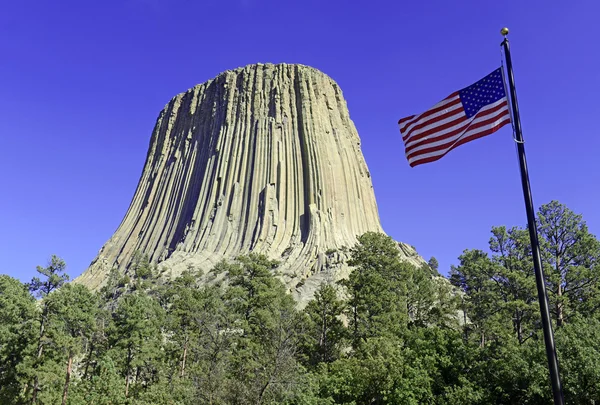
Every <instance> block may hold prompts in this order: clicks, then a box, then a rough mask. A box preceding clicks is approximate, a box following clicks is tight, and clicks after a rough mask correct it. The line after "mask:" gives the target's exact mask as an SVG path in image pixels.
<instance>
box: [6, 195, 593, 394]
mask: <svg viewBox="0 0 600 405" xmlns="http://www.w3.org/2000/svg"><path fill="white" fill-rule="evenodd" d="M537 227H538V232H539V235H540V243H541V249H542V259H543V265H544V271H545V276H546V288H547V290H548V299H549V305H550V309H551V316H552V320H553V327H554V333H555V339H556V345H557V353H558V359H559V364H560V372H561V378H562V381H563V385H564V393H565V399H566V401H567V403H569V404H596V403H600V314H599V313H598V307H599V306H600V280H599V277H600V264H599V259H600V243H599V241H598V239H597V238H596V237H595V236H594V235H593V234H591V233H590V232H589V230H588V228H587V226H586V223H585V221H584V219H583V217H582V216H581V215H579V214H576V213H574V212H573V211H571V210H570V209H569V208H568V207H566V206H565V205H563V204H561V203H559V202H557V201H552V202H550V203H548V204H545V205H543V206H541V207H540V208H539V210H538V212H537ZM481 247H482V248H481V249H467V250H465V251H463V252H462V254H461V255H460V257H459V258H458V261H457V263H458V264H457V265H456V266H453V267H452V268H451V270H450V272H449V275H448V277H444V276H441V275H440V273H439V269H438V268H437V267H438V265H437V261H436V260H435V259H434V258H431V260H429V263H428V264H423V266H422V267H420V268H417V267H415V266H413V265H410V264H408V263H406V262H403V261H402V260H401V259H400V256H399V250H398V248H397V245H396V243H395V242H394V241H393V240H392V239H391V238H390V237H388V236H385V235H383V234H378V233H367V234H364V235H361V236H360V237H359V238H358V243H357V244H356V245H355V246H353V247H349V248H348V252H349V253H348V255H349V260H348V264H349V265H350V266H352V267H353V271H352V272H351V274H350V276H349V278H347V279H345V280H342V281H340V282H330V283H325V284H322V285H321V286H320V288H319V289H318V291H317V292H316V294H315V297H314V299H313V300H312V301H310V302H309V303H308V305H307V306H306V307H304V308H302V309H299V308H297V306H296V303H295V302H294V300H293V299H292V297H291V295H290V294H288V293H286V288H285V287H284V285H283V283H282V282H281V281H279V279H278V278H277V264H278V263H277V262H276V261H273V260H269V259H268V258H267V257H265V256H262V255H258V254H250V255H248V256H242V257H239V258H237V259H236V260H235V261H232V262H221V263H219V264H218V265H216V266H215V267H214V268H212V269H197V268H190V269H188V271H186V272H184V273H183V274H181V275H180V276H179V277H176V278H171V277H169V275H168V274H166V273H167V270H165V269H162V268H160V266H156V265H154V264H151V263H150V262H149V261H148V259H147V258H146V257H142V256H139V257H138V258H137V260H136V261H135V263H134V265H133V266H132V267H131V268H130V269H129V270H128V272H127V274H125V273H120V272H119V271H117V270H113V271H112V272H111V274H110V277H109V279H108V280H107V282H106V284H105V285H104V286H103V287H102V288H101V289H100V290H99V291H97V292H92V291H90V290H88V289H87V288H86V287H84V286H82V285H80V284H76V283H69V277H68V275H67V273H66V264H65V262H64V261H63V260H61V259H60V258H59V257H57V256H52V258H51V260H50V261H49V263H48V264H47V265H46V266H39V267H38V268H37V272H38V276H37V277H35V278H34V279H33V280H31V282H28V283H23V282H21V281H19V280H17V279H15V278H12V277H9V276H7V275H0V403H1V404H33V405H36V404H63V405H64V404H71V405H75V404H77V405H79V404H93V405H109V404H110V405H117V404H172V405H176V404H177V405H184V404H210V405H217V404H256V405H259V404H289V405H292V404H298V405H312V404H315V405H316V404H319V405H321V404H322V405H328V404H345V405H367V404H548V403H551V401H552V394H551V389H550V382H549V376H548V368H547V360H546V354H545V349H544V342H543V336H542V330H541V322H540V313H539V306H538V299H537V290H536V285H535V278H534V271H533V265H532V260H531V246H530V241H529V234H528V232H527V230H526V228H523V227H518V226H514V227H506V226H498V227H493V228H492V229H491V235H490V239H489V242H488V244H487V245H486V244H485V241H482V246H481ZM200 276H204V279H206V277H208V278H209V279H210V280H211V282H208V283H207V282H202V283H200V282H199V280H200Z"/></svg>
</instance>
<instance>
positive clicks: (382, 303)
mask: <svg viewBox="0 0 600 405" xmlns="http://www.w3.org/2000/svg"><path fill="white" fill-rule="evenodd" d="M350 252H351V257H350V260H349V261H348V264H349V265H350V266H352V267H353V270H352V272H351V273H350V276H349V277H348V279H347V280H342V281H341V282H340V283H341V284H342V285H343V286H344V287H345V288H346V291H347V294H348V306H347V311H346V313H347V316H348V319H349V327H350V334H351V339H352V344H353V346H354V347H355V348H356V347H358V346H359V345H360V344H361V342H364V341H365V340H366V339H367V338H369V337H374V336H381V335H386V334H390V333H391V334H395V335H398V334H399V333H400V331H401V330H402V328H403V327H404V326H406V324H407V322H408V310H407V303H406V283H405V282H404V280H405V278H406V277H407V273H409V272H410V271H411V267H412V266H411V265H410V264H408V263H404V262H400V260H399V250H398V247H397V245H396V243H395V242H394V241H393V240H392V239H391V238H390V237H388V236H386V235H384V234H380V233H375V232H367V233H365V234H364V235H361V236H360V237H359V238H358V243H357V245H356V246H354V247H353V248H352V249H351V251H350Z"/></svg>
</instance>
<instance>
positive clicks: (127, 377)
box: [125, 372, 129, 398]
mask: <svg viewBox="0 0 600 405" xmlns="http://www.w3.org/2000/svg"><path fill="white" fill-rule="evenodd" d="M128 395H129V372H127V375H126V376H125V398H127V396H128Z"/></svg>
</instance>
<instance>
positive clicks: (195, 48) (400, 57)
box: [0, 0, 600, 280]
mask: <svg viewBox="0 0 600 405" xmlns="http://www.w3.org/2000/svg"><path fill="white" fill-rule="evenodd" d="M598 15H600V3H598V2H597V1H594V0H587V1H585V0H581V1H573V2H559V1H552V2H549V1H529V0H528V1H522V0H520V1H501V2H500V1H497V2H490V1H481V0H471V1H411V2H407V1H403V2H400V1H377V0H373V1H354V0H351V1H348V0H346V1H338V0H327V1H323V0H319V1H313V0H307V1H302V2H297V1H281V0H231V1H230V0H221V1H216V0H209V1H199V0H196V1H192V0H185V1H184V0H168V1H167V0H120V1H116V0H105V1H96V2H89V1H81V0H78V1H70V0H69V1H60V0H59V1H56V2H48V1H41V0H37V1H31V0H22V1H6V2H3V4H2V11H1V12H0V153H1V158H0V173H1V174H0V273H7V274H10V275H12V276H15V277H18V278H20V279H22V280H29V279H30V278H31V277H32V276H33V275H34V274H35V266H36V265H38V264H45V263H46V261H47V259H48V258H49V256H50V255H51V254H57V255H59V256H61V257H63V258H64V259H65V260H66V261H67V264H68V266H69V273H70V274H71V275H72V276H73V277H74V276H76V275H78V274H80V273H81V272H82V271H83V270H84V269H85V268H86V266H87V265H88V264H89V263H90V261H91V260H92V259H93V258H94V256H95V255H96V254H97V252H98V250H99V249H100V247H101V246H102V244H103V243H104V242H105V241H106V240H107V239H108V238H109V237H110V236H111V235H112V233H113V232H114V231H115V229H116V228H117V226H118V225H119V223H120V221H121V219H122V218H123V216H124V215H125V212H126V210H127V207H128V206H129V202H130V200H131V197H132V196H133V193H134V191H135V187H136V185H137V181H138V179H139V176H140V173H141V170H142V166H143V163H144V160H145V156H146V151H147V147H148V143H149V140H150V134H151V131H152V128H153V126H154V123H155V120H156V117H157V115H158V113H159V111H160V110H161V109H162V108H163V106H164V105H165V104H166V103H167V102H168V101H169V100H170V99H171V98H172V97H173V96H174V95H176V94H177V93H180V92H182V91H185V90H187V89H188V88H190V87H192V86H193V85H195V84H197V83H201V82H204V81H206V80H208V79H210V78H212V77H214V76H215V75H217V74H218V73H219V72H221V71H224V70H227V69H231V68H235V67H239V66H243V65H246V64H249V63H255V62H288V63H303V64H307V65H311V66H314V67H316V68H318V69H321V70H322V71H324V72H325V73H327V74H328V75H330V76H331V77H332V78H333V79H334V80H336V81H337V82H338V84H339V85H340V86H341V88H342V90H343V91H344V95H345V97H346V99H347V101H348V106H349V108H350V115H351V117H352V119H353V120H354V123H355V124H356V126H357V128H358V132H359V134H360V136H361V138H362V145H363V152H364V154H365V157H366V160H367V164H368V165H369V168H370V171H371V174H372V178H373V183H374V187H375V194H376V196H377V201H378V205H379V212H380V216H381V221H382V224H383V227H384V229H385V231H386V232H387V233H388V234H389V235H391V236H393V237H394V238H395V239H397V240H401V241H405V242H407V243H410V244H412V245H414V246H415V247H416V248H417V249H418V251H419V253H421V255H423V256H424V257H425V258H427V259H428V258H429V257H430V256H432V255H433V256H436V257H437V258H438V260H439V262H440V270H441V271H442V272H443V273H446V272H447V271H448V270H449V267H450V265H451V264H453V263H456V258H457V257H458V255H460V254H461V252H462V250H463V249H466V248H486V246H487V241H488V239H489V231H490V228H491V226H493V225H503V224H506V225H524V224H525V212H524V205H523V197H522V194H521V189H520V181H519V177H518V176H519V172H518V164H517V159H516V154H515V147H514V143H513V141H512V138H511V131H510V129H509V128H508V127H505V128H503V129H501V130H500V131H498V132H497V133H495V134H494V135H492V136H489V137H486V138H483V139H481V140H478V141H475V142H472V143H469V144H467V145H464V146H461V147H460V148H458V149H456V150H454V151H452V152H451V153H450V154H448V155H447V156H446V157H444V158H443V159H441V160H440V161H438V162H434V163H432V164H428V165H423V166H419V167H417V168H414V169H411V168H410V167H409V166H408V163H407V162H406V160H405V158H404V153H403V147H402V142H401V138H400V134H399V132H398V128H397V125H396V122H397V120H398V119H399V118H401V117H404V116H406V115H410V114H414V113H419V112H422V111H424V110H425V109H427V108H429V107H431V106H432V105H434V104H435V103H437V102H438V101H439V100H441V99H442V98H443V97H445V96H447V95H448V94H450V93H451V92H453V91H456V90H458V89H461V88H463V87H465V86H468V85H469V84H472V83H473V82H475V81H476V80H478V79H480V78H482V77H483V76H485V75H486V74H488V73H489V72H491V71H492V70H494V69H495V68H497V67H498V66H499V65H500V46H499V45H500V41H501V36H500V34H499V30H500V28H502V27H503V26H508V27H509V28H510V30H511V34H510V38H511V41H512V42H511V44H512V50H513V62H514V65H515V75H516V81H517V87H518V95H519V104H520V107H521V114H522V123H523V128H524V136H525V140H526V149H527V153H528V159H529V165H530V171H531V181H532V189H533V195H534V202H535V204H536V206H539V205H540V204H542V203H546V202H548V201H550V200H552V199H558V200H559V201H561V202H563V203H566V204H567V205H568V206H569V207H570V208H572V209H573V210H574V211H576V212H579V213H583V214H584V217H585V218H586V219H587V221H588V224H589V226H590V229H591V231H592V232H594V233H599V232H600V212H599V211H598V208H597V207H598V199H599V197H600V191H599V185H600V162H599V158H598V154H599V151H600V130H599V125H598V120H599V119H600V103H599V98H598V94H599V93H600V69H599V68H598V65H599V64H600V51H599V49H600V46H599V45H598V40H597V27H598V23H597V18H598Z"/></svg>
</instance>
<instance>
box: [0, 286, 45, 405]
mask: <svg viewBox="0 0 600 405" xmlns="http://www.w3.org/2000/svg"><path fill="white" fill-rule="evenodd" d="M36 318H37V313H36V307H35V300H34V298H33V297H32V296H31V295H30V294H29V292H28V291H27V286H26V285H24V284H22V283H21V282H20V281H19V280H17V279H14V278H12V277H9V276H6V275H0V403H3V404H4V403H21V400H22V399H23V398H22V397H21V395H22V391H23V382H24V380H26V375H23V373H22V372H21V370H20V369H19V367H18V366H19V365H21V364H22V363H23V362H24V361H25V358H26V357H28V356H31V354H32V352H33V347H32V345H33V343H34V342H35V337H36V336H35V335H36V331H35V328H36Z"/></svg>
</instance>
